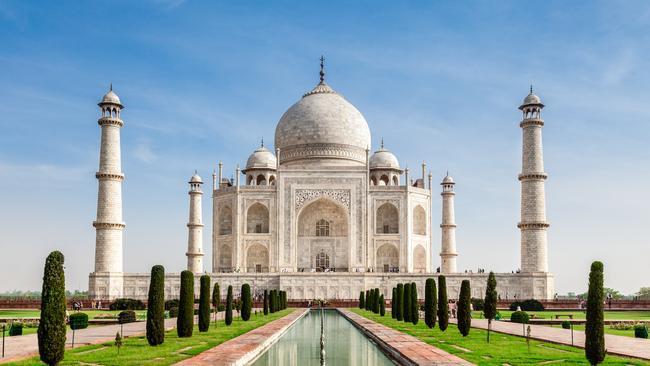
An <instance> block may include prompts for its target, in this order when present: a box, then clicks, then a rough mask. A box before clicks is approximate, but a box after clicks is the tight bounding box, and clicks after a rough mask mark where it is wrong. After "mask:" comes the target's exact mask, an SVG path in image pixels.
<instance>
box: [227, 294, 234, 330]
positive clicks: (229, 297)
mask: <svg viewBox="0 0 650 366" xmlns="http://www.w3.org/2000/svg"><path fill="white" fill-rule="evenodd" d="M232 300H233V299H232V286H228V295H227V296H226V325H230V324H232Z"/></svg>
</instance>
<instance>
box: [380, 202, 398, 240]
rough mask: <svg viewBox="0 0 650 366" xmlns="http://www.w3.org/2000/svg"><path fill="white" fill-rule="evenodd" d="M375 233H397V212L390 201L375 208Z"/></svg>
mask: <svg viewBox="0 0 650 366" xmlns="http://www.w3.org/2000/svg"><path fill="white" fill-rule="evenodd" d="M376 222H377V227H376V228H375V232H376V233H377V234H397V233H399V212H398V211H397V207H395V206H394V205H392V204H390V203H384V204H383V205H381V206H379V208H378V209H377V221H376Z"/></svg>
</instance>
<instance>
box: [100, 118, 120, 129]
mask: <svg viewBox="0 0 650 366" xmlns="http://www.w3.org/2000/svg"><path fill="white" fill-rule="evenodd" d="M97 124H99V125H100V126H103V125H115V126H119V127H122V126H124V122H123V121H122V120H121V119H119V118H116V117H101V118H100V119H98V120H97Z"/></svg>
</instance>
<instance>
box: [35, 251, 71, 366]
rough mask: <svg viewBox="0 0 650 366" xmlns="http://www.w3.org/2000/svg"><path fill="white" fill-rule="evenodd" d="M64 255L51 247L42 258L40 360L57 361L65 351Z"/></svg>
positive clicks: (46, 361) (39, 329)
mask: <svg viewBox="0 0 650 366" xmlns="http://www.w3.org/2000/svg"><path fill="white" fill-rule="evenodd" d="M63 262H64V257H63V254H61V252H58V251H54V252H52V253H50V255H48V256H47V259H46V260H45V269H44V273H43V290H42V291H41V320H40V322H39V325H38V353H39V355H40V357H41V361H43V362H44V363H46V364H48V365H56V364H58V363H59V362H61V360H63V355H64V351H65V333H66V326H65V305H66V304H65V273H64V271H63Z"/></svg>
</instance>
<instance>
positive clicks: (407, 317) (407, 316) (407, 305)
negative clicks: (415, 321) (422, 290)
mask: <svg viewBox="0 0 650 366" xmlns="http://www.w3.org/2000/svg"><path fill="white" fill-rule="evenodd" d="M403 301H404V302H403V303H402V315H403V316H404V321H405V322H406V323H410V322H411V314H412V313H411V311H412V310H411V284H410V283H405V284H404V298H403Z"/></svg>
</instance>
